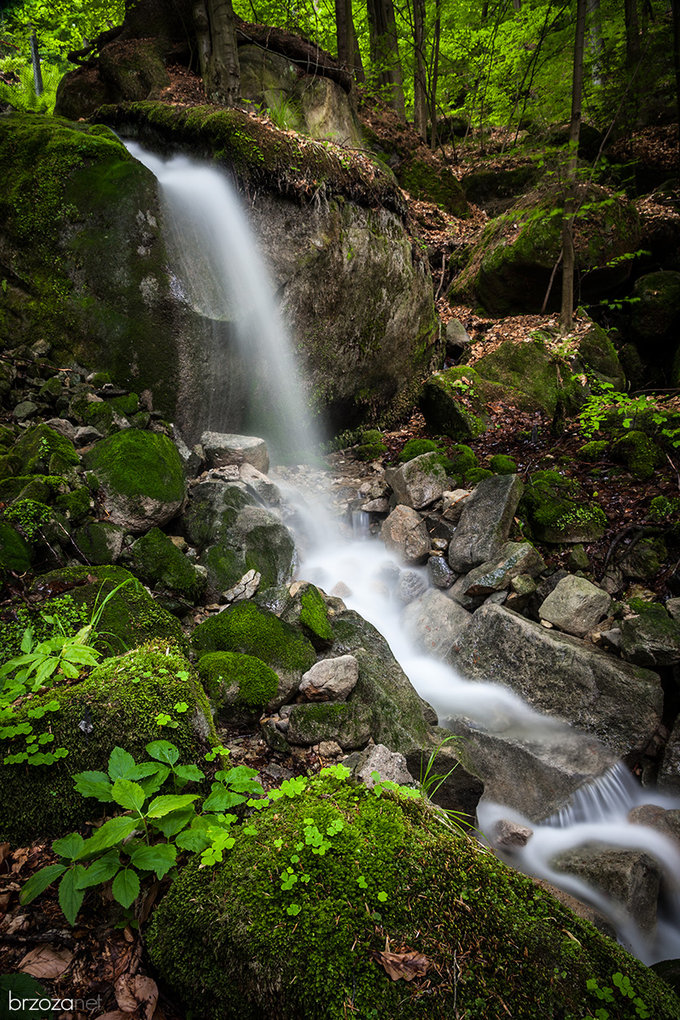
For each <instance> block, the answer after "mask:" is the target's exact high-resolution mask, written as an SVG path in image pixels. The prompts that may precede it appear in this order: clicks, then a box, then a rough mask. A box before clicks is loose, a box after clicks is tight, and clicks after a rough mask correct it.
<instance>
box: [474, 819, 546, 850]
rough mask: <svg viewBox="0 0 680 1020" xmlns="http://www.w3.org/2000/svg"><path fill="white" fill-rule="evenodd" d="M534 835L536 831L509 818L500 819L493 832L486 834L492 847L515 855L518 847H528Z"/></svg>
mask: <svg viewBox="0 0 680 1020" xmlns="http://www.w3.org/2000/svg"><path fill="white" fill-rule="evenodd" d="M533 834H534V830H533V829H530V828H529V826H528V825H520V824H519V823H518V822H511V821H510V820H509V819H508V818H499V819H498V821H497V822H496V824H495V826H494V828H493V831H492V832H487V833H485V835H486V836H487V838H488V839H489V842H490V843H491V846H493V847H495V849H497V850H503V851H504V852H505V853H513V852H514V851H515V850H516V849H517V848H518V847H523V846H526V845H527V843H528V842H529V840H530V839H531V837H532V836H533Z"/></svg>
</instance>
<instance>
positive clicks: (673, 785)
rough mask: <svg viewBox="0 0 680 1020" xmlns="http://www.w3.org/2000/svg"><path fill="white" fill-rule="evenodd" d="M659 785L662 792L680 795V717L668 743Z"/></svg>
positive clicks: (675, 723)
mask: <svg viewBox="0 0 680 1020" xmlns="http://www.w3.org/2000/svg"><path fill="white" fill-rule="evenodd" d="M657 783H658V786H659V789H660V790H663V791H664V792H666V793H673V794H678V795H680V716H678V718H677V719H676V720H675V722H674V724H673V729H672V730H671V732H670V735H669V737H668V741H667V742H666V746H665V748H664V752H663V759H662V761H661V767H660V769H659V775H658V779H657Z"/></svg>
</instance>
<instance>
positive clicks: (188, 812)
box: [148, 804, 196, 839]
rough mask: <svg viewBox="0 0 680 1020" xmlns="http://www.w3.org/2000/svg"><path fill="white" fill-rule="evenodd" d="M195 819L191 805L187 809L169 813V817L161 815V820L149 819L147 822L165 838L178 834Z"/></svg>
mask: <svg viewBox="0 0 680 1020" xmlns="http://www.w3.org/2000/svg"><path fill="white" fill-rule="evenodd" d="M195 817H196V812H195V809H194V806H193V805H192V804H190V805H189V807H186V808H181V809H180V810H179V811H171V812H170V814H169V815H163V817H162V818H149V819H148V821H149V822H150V824H151V825H153V827H154V829H158V831H159V832H162V833H163V835H164V836H165V837H166V838H168V839H169V838H170V836H175V835H176V834H177V833H178V832H181V830H182V829H184V828H186V826H187V825H188V824H189V822H191V821H192V820H193V819H194V818H195Z"/></svg>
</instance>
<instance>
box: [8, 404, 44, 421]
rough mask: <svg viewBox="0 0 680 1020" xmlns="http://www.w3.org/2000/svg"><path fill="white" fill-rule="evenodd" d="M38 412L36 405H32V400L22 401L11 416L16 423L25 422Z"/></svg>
mask: <svg viewBox="0 0 680 1020" xmlns="http://www.w3.org/2000/svg"><path fill="white" fill-rule="evenodd" d="M37 410H38V405H37V404H34V403H33V401H32V400H22V401H21V402H20V403H19V404H17V406H16V407H15V408H14V411H13V412H12V414H13V415H14V417H15V418H16V420H17V421H26V419H27V418H32V417H33V415H34V414H35V413H36V411H37Z"/></svg>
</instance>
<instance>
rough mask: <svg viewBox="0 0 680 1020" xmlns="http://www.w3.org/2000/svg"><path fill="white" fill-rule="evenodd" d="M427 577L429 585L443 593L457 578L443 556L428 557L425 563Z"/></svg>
mask: <svg viewBox="0 0 680 1020" xmlns="http://www.w3.org/2000/svg"><path fill="white" fill-rule="evenodd" d="M427 575H428V577H429V579H430V583H431V584H433V585H434V587H435V588H441V589H442V590H443V591H446V589H447V588H450V587H451V586H452V585H453V584H454V582H455V580H456V578H457V576H458V575H457V574H454V572H453V570H451V567H450V566H449V565H448V563H447V562H446V560H445V559H444V557H443V556H430V558H429V559H428V561H427Z"/></svg>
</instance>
